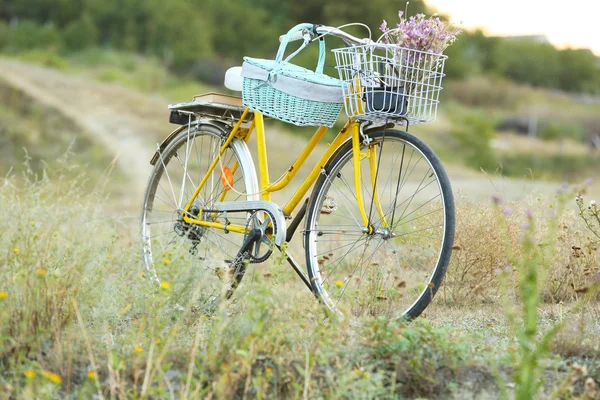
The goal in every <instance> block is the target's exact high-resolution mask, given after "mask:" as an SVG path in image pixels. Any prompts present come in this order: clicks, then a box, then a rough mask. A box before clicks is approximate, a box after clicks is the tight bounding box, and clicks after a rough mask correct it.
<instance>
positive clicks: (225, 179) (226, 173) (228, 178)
mask: <svg viewBox="0 0 600 400" xmlns="http://www.w3.org/2000/svg"><path fill="white" fill-rule="evenodd" d="M221 182H222V183H223V186H225V190H231V189H233V172H231V168H229V167H228V166H226V165H224V166H222V167H221Z"/></svg>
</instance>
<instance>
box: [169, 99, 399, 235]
mask: <svg viewBox="0 0 600 400" xmlns="http://www.w3.org/2000/svg"><path fill="white" fill-rule="evenodd" d="M248 112H249V110H248V109H246V110H244V112H243V114H242V116H241V117H240V119H239V121H238V122H237V123H236V124H235V126H234V127H233V129H232V130H231V132H230V133H229V136H227V138H226V139H225V142H224V143H223V145H222V146H221V148H220V151H219V155H218V156H217V157H216V158H215V159H214V160H213V162H212V163H211V165H210V166H209V168H208V170H207V172H206V174H205V175H204V177H203V178H202V180H201V181H200V183H199V184H198V187H197V188H196V190H195V191H194V194H193V195H192V197H191V198H190V199H189V201H188V203H187V205H186V206H185V208H184V209H183V211H181V216H182V217H183V219H184V221H185V222H187V223H189V224H194V225H200V226H204V227H210V228H217V229H224V230H226V231H229V232H236V233H246V232H247V229H246V227H245V226H241V225H235V224H227V225H225V224H223V223H220V222H214V221H207V220H201V219H198V218H195V217H192V216H190V213H189V209H190V207H191V206H192V204H193V202H194V200H195V199H196V198H197V197H198V194H199V193H200V191H201V190H202V188H203V187H204V185H205V184H206V182H207V181H208V178H209V177H210V175H211V174H212V173H213V171H214V169H215V167H216V166H217V164H218V162H219V157H221V156H222V155H223V153H224V152H225V150H226V149H227V147H228V146H229V144H230V143H231V141H232V140H233V139H234V138H236V137H237V138H240V139H243V140H244V141H246V142H248V140H249V139H250V136H251V135H252V132H253V130H254V128H256V143H257V150H258V151H257V152H258V170H259V173H260V179H259V187H260V193H261V197H262V199H263V200H265V201H270V200H271V193H272V192H276V191H279V190H281V189H283V188H285V187H286V186H287V185H288V184H289V183H290V182H291V181H292V179H293V178H294V177H295V176H296V173H297V172H298V170H299V169H300V168H301V167H302V165H303V164H304V162H305V161H306V159H307V158H308V156H309V155H310V154H311V153H312V152H313V150H314V149H315V147H316V146H317V144H318V143H319V142H320V141H321V139H322V138H323V136H324V135H325V132H327V127H324V126H322V127H320V128H318V129H317V131H316V132H315V133H314V135H313V137H312V138H311V139H310V140H309V142H308V143H307V145H306V146H305V148H304V149H303V150H302V152H301V153H300V155H299V156H298V158H297V159H296V161H294V163H293V164H292V165H291V166H290V167H289V168H288V170H287V171H286V172H285V174H284V175H283V176H282V177H281V178H280V179H279V180H278V181H277V182H275V183H271V182H270V180H269V167H268V159H267V146H266V139H265V127H264V118H263V115H262V114H261V113H258V112H254V121H253V123H252V125H251V126H250V127H249V128H247V129H243V128H241V125H242V121H244V119H245V118H246V115H247V114H248ZM349 135H351V137H352V150H353V154H352V156H353V159H352V162H353V164H354V186H355V192H356V193H355V194H356V199H357V202H358V207H359V209H360V212H361V216H362V220H363V223H364V227H365V229H366V231H367V232H368V233H369V234H371V233H373V227H372V226H371V225H370V224H369V218H368V217H367V213H366V211H365V207H364V204H363V197H362V187H361V171H360V161H361V159H363V158H369V170H370V176H371V182H372V189H373V193H374V198H373V202H374V206H375V208H376V209H377V212H378V214H379V216H380V218H381V221H382V224H383V226H384V227H387V223H386V221H385V218H384V213H383V210H382V209H381V205H380V204H379V198H378V195H377V192H376V190H375V189H376V187H375V186H376V185H375V184H376V177H377V167H378V166H377V152H376V148H375V145H370V146H369V148H368V152H367V153H361V152H360V143H361V133H360V123H359V122H356V121H355V120H352V119H351V120H349V121H348V122H347V123H346V124H345V125H344V127H343V128H342V129H341V130H340V132H339V133H338V134H337V136H336V137H335V139H333V141H332V142H331V144H330V145H329V146H328V147H327V150H326V151H325V153H324V154H323V155H322V156H321V158H320V159H319V161H318V162H317V164H316V165H315V166H314V168H313V169H312V171H311V172H310V173H309V174H308V176H307V177H306V179H305V180H304V182H302V184H301V185H300V187H299V188H298V190H296V192H295V193H294V195H293V196H292V198H291V199H290V200H289V201H288V203H287V204H286V205H285V206H284V207H283V213H284V214H285V215H291V214H292V212H293V211H294V210H295V209H296V207H297V206H298V204H299V203H300V201H302V199H303V198H304V196H305V195H306V193H307V192H308V190H309V189H310V187H311V186H312V185H313V184H314V183H315V181H316V180H317V178H318V176H319V174H320V173H321V168H322V167H323V166H324V165H325V163H326V162H327V161H328V160H329V158H330V157H331V156H332V155H333V153H334V152H335V151H336V150H337V149H339V148H340V147H341V146H342V144H343V143H344V142H345V141H346V140H347V139H348V136H349ZM238 167H239V166H238V164H237V162H236V163H235V165H234V166H233V169H232V171H233V172H234V173H235V171H236V170H237V168H238ZM226 194H227V191H226V190H223V192H222V193H221V196H220V198H219V201H224V199H225V196H226ZM200 215H202V213H200Z"/></svg>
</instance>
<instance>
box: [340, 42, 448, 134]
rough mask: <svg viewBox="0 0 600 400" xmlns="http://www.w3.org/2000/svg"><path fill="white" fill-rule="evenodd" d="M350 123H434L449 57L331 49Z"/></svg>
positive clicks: (389, 49) (374, 48) (392, 49)
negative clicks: (358, 120)
mask: <svg viewBox="0 0 600 400" xmlns="http://www.w3.org/2000/svg"><path fill="white" fill-rule="evenodd" d="M332 51H333V52H334V54H335V60H336V69H337V70H338V72H339V75H340V80H341V82H342V90H343V93H344V106H345V109H346V114H347V115H348V117H350V118H359V119H365V120H371V121H376V122H382V121H385V120H408V122H409V123H411V124H418V123H423V122H430V121H433V120H435V116H436V113H437V106H438V103H439V95H440V90H442V78H443V77H444V62H445V60H446V58H447V56H444V55H442V54H434V53H428V52H424V51H419V50H411V49H407V48H403V47H398V45H396V44H370V45H364V46H354V47H345V48H341V49H333V50H332Z"/></svg>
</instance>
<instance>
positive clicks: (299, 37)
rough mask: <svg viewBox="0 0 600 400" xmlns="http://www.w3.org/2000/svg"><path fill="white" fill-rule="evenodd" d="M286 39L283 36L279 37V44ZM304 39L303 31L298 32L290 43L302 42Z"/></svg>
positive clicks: (291, 38)
mask: <svg viewBox="0 0 600 400" xmlns="http://www.w3.org/2000/svg"><path fill="white" fill-rule="evenodd" d="M284 37H285V35H281V36H279V42H280V43H281V41H283V38H284ZM302 39H304V33H303V31H298V32H296V33H294V34H293V35H292V36H291V37H290V42H293V41H296V40H302Z"/></svg>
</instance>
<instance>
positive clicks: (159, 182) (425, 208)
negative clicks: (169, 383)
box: [141, 26, 454, 320]
mask: <svg viewBox="0 0 600 400" xmlns="http://www.w3.org/2000/svg"><path fill="white" fill-rule="evenodd" d="M325 34H328V35H334V36H337V37H339V38H341V39H342V40H344V41H345V42H346V43H347V44H349V45H350V46H349V48H353V47H354V48H360V47H361V46H367V45H372V42H370V41H367V40H366V39H358V38H355V37H353V36H351V35H349V34H347V33H344V32H342V31H339V30H337V29H336V28H332V27H325V26H314V27H312V29H304V30H303V31H302V32H301V35H299V37H298V38H301V37H306V36H307V35H310V36H311V37H312V40H314V38H316V37H318V36H322V35H325ZM394 57H395V56H394ZM351 58H352V60H351V62H352V63H354V64H356V60H357V57H355V56H352V57H351ZM340 65H341V66H342V68H343V63H340V62H339V61H338V67H340ZM353 68H354V67H353ZM377 74H378V75H377V76H378V77H381V76H382V74H383V72H381V71H379V72H377ZM440 79H441V78H440ZM353 80H354V81H356V75H352V76H348V81H353ZM364 82H365V80H364V79H363V86H364ZM352 86H353V85H347V86H346V89H348V88H350V87H352ZM354 86H356V85H354ZM352 90H355V89H352ZM427 90H429V89H427ZM421 92H422V91H421ZM414 93H415V91H413V92H412V93H411V94H410V95H407V96H408V97H409V98H408V100H407V101H408V103H407V104H408V111H407V112H403V113H402V115H397V114H395V115H394V114H393V113H392V115H386V116H385V118H383V119H382V118H373V117H372V115H371V116H370V115H367V114H368V108H369V105H368V104H367V107H365V105H364V104H361V105H360V109H359V112H357V111H356V109H355V110H352V106H351V105H350V106H349V104H348V101H350V102H352V101H354V102H356V103H359V102H364V101H365V97H364V95H363V96H362V97H356V96H355V98H353V97H352V96H350V97H348V96H347V97H346V99H347V102H346V111H347V113H348V114H349V115H350V118H349V119H348V121H347V122H346V124H345V125H344V127H343V128H342V129H341V130H340V131H339V133H338V134H337V136H336V137H335V139H333V140H332V141H331V143H329V145H328V146H327V147H326V150H325V152H324V154H323V155H322V156H321V157H320V159H319V161H318V162H317V163H316V165H315V166H314V168H313V169H312V171H311V172H310V173H309V174H308V176H306V177H305V179H304V181H303V182H302V183H301V184H300V185H299V187H298V189H297V190H296V191H295V193H294V194H293V196H292V197H291V198H290V199H289V201H288V202H287V204H285V205H284V206H283V207H280V206H279V205H277V204H275V203H274V202H272V201H271V193H273V192H275V191H279V190H281V189H283V188H285V187H286V186H287V185H288V184H289V183H290V182H291V181H292V180H293V179H294V178H295V176H296V174H297V172H298V170H299V169H300V167H301V166H302V165H303V164H304V162H305V161H306V159H307V158H308V156H309V155H310V154H311V153H312V152H313V150H314V149H315V148H316V147H317V145H318V144H319V143H320V142H321V140H322V139H323V137H324V135H325V133H326V131H327V128H326V127H319V128H318V129H317V130H316V132H315V133H314V135H313V136H312V138H311V139H310V140H309V142H308V144H307V145H306V147H305V148H304V150H302V151H301V153H300V154H299V156H298V158H297V159H296V161H295V162H294V163H293V164H292V165H291V166H290V167H289V169H288V170H287V171H286V172H285V173H284V174H283V176H281V177H280V178H279V179H278V180H276V181H275V182H271V179H270V177H269V169H268V158H267V151H266V141H267V138H266V134H265V126H264V120H265V118H264V117H263V114H261V113H259V112H257V111H253V110H251V109H249V108H247V107H244V106H242V105H241V99H239V98H235V97H232V96H226V95H218V94H210V95H207V96H200V97H198V98H196V99H195V101H193V102H188V103H181V104H177V105H173V106H170V107H171V110H172V113H171V118H172V122H175V123H179V124H181V126H180V127H179V128H178V129H176V130H175V131H174V132H172V133H171V134H170V135H169V136H168V137H167V138H166V139H165V140H164V141H163V143H162V144H161V145H160V146H159V148H158V149H157V151H156V153H155V154H154V157H153V158H152V161H151V164H152V165H153V170H152V173H151V176H150V179H149V183H148V187H147V191H146V194H145V197H144V202H143V209H142V220H141V230H142V242H143V255H144V256H143V258H144V264H145V266H146V270H147V274H148V275H149V276H150V278H151V279H152V280H153V281H155V282H157V283H159V284H160V282H175V281H177V282H181V283H180V285H181V287H180V288H179V290H178V293H182V296H183V293H185V290H184V289H185V288H186V287H188V288H197V287H198V285H200V286H201V290H200V292H201V296H202V297H203V299H204V300H206V301H207V302H209V301H214V300H215V299H221V298H229V297H231V296H232V295H233V294H234V291H235V290H236V288H237V287H238V286H239V285H240V283H241V282H242V281H243V277H244V275H245V272H246V270H247V269H248V268H249V267H250V265H251V264H254V263H260V262H264V261H266V260H267V259H268V258H269V256H270V255H271V254H272V252H273V251H274V250H276V249H280V250H281V249H284V248H285V249H286V251H285V253H284V256H285V258H287V260H288V262H289V263H290V264H291V266H292V267H293V268H294V270H295V271H296V272H297V273H298V275H299V276H300V278H301V279H302V281H303V282H304V283H305V284H306V286H307V287H308V288H309V289H310V290H311V291H312V292H313V293H314V294H315V296H316V297H317V298H318V299H319V300H321V301H322V302H323V304H324V305H325V306H326V307H327V309H329V310H331V311H332V312H334V313H337V314H341V315H345V316H348V317H350V318H351V319H353V320H358V319H360V318H362V317H365V316H375V315H381V314H383V315H386V316H389V317H390V318H399V317H404V318H414V317H417V316H418V315H419V314H421V312H422V311H423V310H424V309H425V307H426V306H427V305H428V304H429V303H430V301H431V299H432V298H433V296H434V294H435V293H436V291H437V290H438V289H439V287H440V285H441V282H442V279H443V277H444V274H445V271H446V268H447V265H448V262H449V260H450V254H451V250H452V244H453V238H454V201H453V196H452V190H451V186H450V182H449V180H448V177H447V175H446V173H445V171H444V168H443V167H442V164H441V162H440V160H439V159H438V157H437V156H436V155H435V153H434V152H433V151H432V150H431V149H430V148H429V147H428V146H427V145H426V144H425V143H424V142H423V141H421V140H420V139H418V138H416V137H415V136H413V135H411V134H409V133H407V132H405V131H401V130H397V129H394V124H395V123H396V122H399V121H404V122H406V123H407V127H408V123H417V122H424V121H425V120H426V119H424V118H423V114H422V113H418V112H416V111H418V110H421V111H422V110H423V107H429V108H430V109H431V107H432V105H431V104H429V103H427V104H426V105H425V106H423V105H422V103H423V104H424V100H423V98H424V97H423V95H420V96H419V98H417V97H414V98H411V97H410V96H413V95H414ZM432 101H434V102H435V104H434V105H435V106H436V105H437V97H436V98H435V99H433V100H432ZM411 107H412V112H411ZM405 111H406V110H405ZM434 116H435V115H434ZM419 118H421V119H419ZM253 134H254V135H255V137H256V143H257V158H258V160H257V166H258V173H257V171H256V168H255V164H254V161H253V158H252V155H251V153H250V151H249V149H248V145H247V143H248V140H249V139H250V137H251V135H253ZM311 188H312V190H311ZM309 190H311V192H310V194H309ZM302 226H303V227H302ZM297 232H300V233H301V235H299V236H301V240H302V242H303V249H304V252H305V259H306V269H307V274H306V273H305V272H304V271H303V268H302V267H301V266H300V265H299V264H298V262H297V261H296V260H295V259H294V258H293V256H292V254H291V251H290V248H288V246H287V245H286V243H288V242H290V241H291V240H292V239H293V238H294V237H295V233H297ZM224 283H225V284H224Z"/></svg>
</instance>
